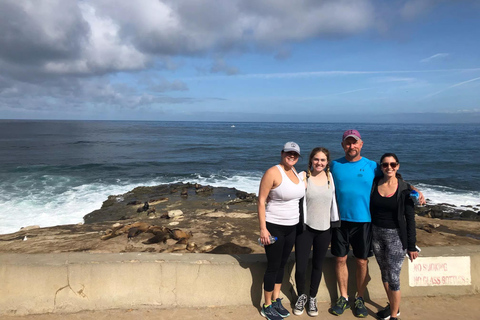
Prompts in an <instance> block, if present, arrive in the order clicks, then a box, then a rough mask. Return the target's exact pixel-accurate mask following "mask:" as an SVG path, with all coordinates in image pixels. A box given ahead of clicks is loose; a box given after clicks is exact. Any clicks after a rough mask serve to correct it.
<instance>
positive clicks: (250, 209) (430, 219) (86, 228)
mask: <svg viewBox="0 0 480 320" xmlns="http://www.w3.org/2000/svg"><path fill="white" fill-rule="evenodd" d="M256 212H257V208H256V195H255V194H249V193H246V192H243V191H239V190H236V189H234V188H223V187H211V186H202V185H198V184H191V183H175V184H169V185H159V186H154V187H137V188H135V189H133V190H132V191H130V192H127V193H125V194H122V195H114V196H109V197H108V199H107V200H106V201H104V203H103V204H102V207H101V208H100V209H98V210H95V211H93V212H91V213H89V214H87V215H85V217H84V223H83V224H76V225H62V226H56V227H48V228H39V227H35V226H31V227H26V228H23V229H22V230H20V231H18V232H15V233H12V234H5V235H0V252H9V253H14V252H18V253H53V252H79V251H80V252H91V253H104V252H181V253H188V252H208V253H223V254H248V253H263V252H264V250H263V248H262V247H260V246H259V245H258V243H257V239H258V221H257V213H256ZM416 213H417V217H416V222H417V243H418V245H419V246H443V245H475V244H480V204H479V205H476V206H469V207H465V208H464V209H463V208H460V209H459V208H455V207H453V206H451V205H448V204H437V205H426V206H423V207H418V208H416Z"/></svg>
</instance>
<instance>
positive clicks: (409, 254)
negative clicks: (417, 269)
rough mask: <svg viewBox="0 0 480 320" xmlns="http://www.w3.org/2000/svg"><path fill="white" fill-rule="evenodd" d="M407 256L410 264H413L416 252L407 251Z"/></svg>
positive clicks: (416, 256) (416, 255)
mask: <svg viewBox="0 0 480 320" xmlns="http://www.w3.org/2000/svg"><path fill="white" fill-rule="evenodd" d="M407 254H408V257H409V259H410V261H411V262H413V260H415V259H417V258H418V251H408V250H407Z"/></svg>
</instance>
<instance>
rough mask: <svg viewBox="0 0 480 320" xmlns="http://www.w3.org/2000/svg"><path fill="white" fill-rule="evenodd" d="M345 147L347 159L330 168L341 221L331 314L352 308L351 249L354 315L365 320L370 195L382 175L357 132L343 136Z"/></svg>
mask: <svg viewBox="0 0 480 320" xmlns="http://www.w3.org/2000/svg"><path fill="white" fill-rule="evenodd" d="M342 147H343V150H344V151H345V157H343V158H340V159H337V160H334V161H332V163H331V165H330V168H331V172H332V174H333V179H334V181H335V190H336V197H337V204H338V210H339V213H340V220H341V226H340V227H339V228H334V229H333V233H332V244H331V248H332V249H331V252H332V254H333V255H334V256H336V264H335V272H336V275H337V282H338V287H339V289H340V298H338V300H337V302H336V304H335V305H334V306H333V307H332V310H331V311H332V313H333V314H335V315H341V314H342V313H343V312H344V311H345V309H348V308H350V305H349V302H348V295H347V284H348V269H347V254H348V251H349V246H350V245H351V246H352V249H353V255H354V256H355V262H356V268H357V270H356V282H357V290H358V291H357V296H356V298H355V309H354V313H355V315H356V316H357V317H361V318H364V317H366V316H367V315H368V311H367V308H366V307H365V303H364V301H363V295H364V293H365V289H366V287H367V282H368V281H367V276H368V259H367V258H368V257H369V256H372V253H371V243H372V232H371V218H370V193H371V190H372V184H373V179H374V178H375V176H378V175H381V174H382V173H381V170H380V166H379V165H378V164H377V163H376V162H375V161H372V160H368V159H367V158H363V157H362V156H361V155H360V152H361V150H362V147H363V141H362V137H361V135H360V133H359V132H358V131H357V130H347V131H345V132H344V133H343V138H342ZM414 189H415V188H414ZM419 194H420V197H419V201H420V203H421V204H423V203H425V198H424V197H423V194H421V192H419Z"/></svg>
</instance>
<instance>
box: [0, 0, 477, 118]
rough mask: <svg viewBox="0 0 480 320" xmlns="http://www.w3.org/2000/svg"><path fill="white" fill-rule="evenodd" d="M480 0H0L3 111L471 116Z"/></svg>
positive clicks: (14, 114) (34, 114)
mask: <svg viewBox="0 0 480 320" xmlns="http://www.w3.org/2000/svg"><path fill="white" fill-rule="evenodd" d="M478 17H480V0H475V1H473V0H451V1H450V0H404V1H402V0H389V1H376V0H295V1H292V0H228V1H219V0H136V1H126V0H125V1H119V0H94V1H93V0H77V1H74V0H1V1H0V30H1V32H0V119H79V120H80V119H82V120H153V121H170V120H174V121H183V120H185V121H197V120H201V121H228V122H236V121H286V122H302V121H308V122H387V123H389V122H406V123H408V122H414V123H431V122H433V123H443V122H456V123H458V122H460V123H480V40H479V39H480V19H479V18H478Z"/></svg>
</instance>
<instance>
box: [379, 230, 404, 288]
mask: <svg viewBox="0 0 480 320" xmlns="http://www.w3.org/2000/svg"><path fill="white" fill-rule="evenodd" d="M372 232H373V239H372V244H373V252H374V253H375V258H376V259H377V262H378V266H379V267H380V272H381V273H382V282H384V283H385V282H387V283H388V288H389V289H390V290H392V291H398V290H400V270H401V269H402V264H403V260H404V259H405V253H406V250H404V249H403V248H402V241H401V240H400V234H399V232H400V231H399V229H387V228H381V227H377V226H375V225H373V226H372Z"/></svg>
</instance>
